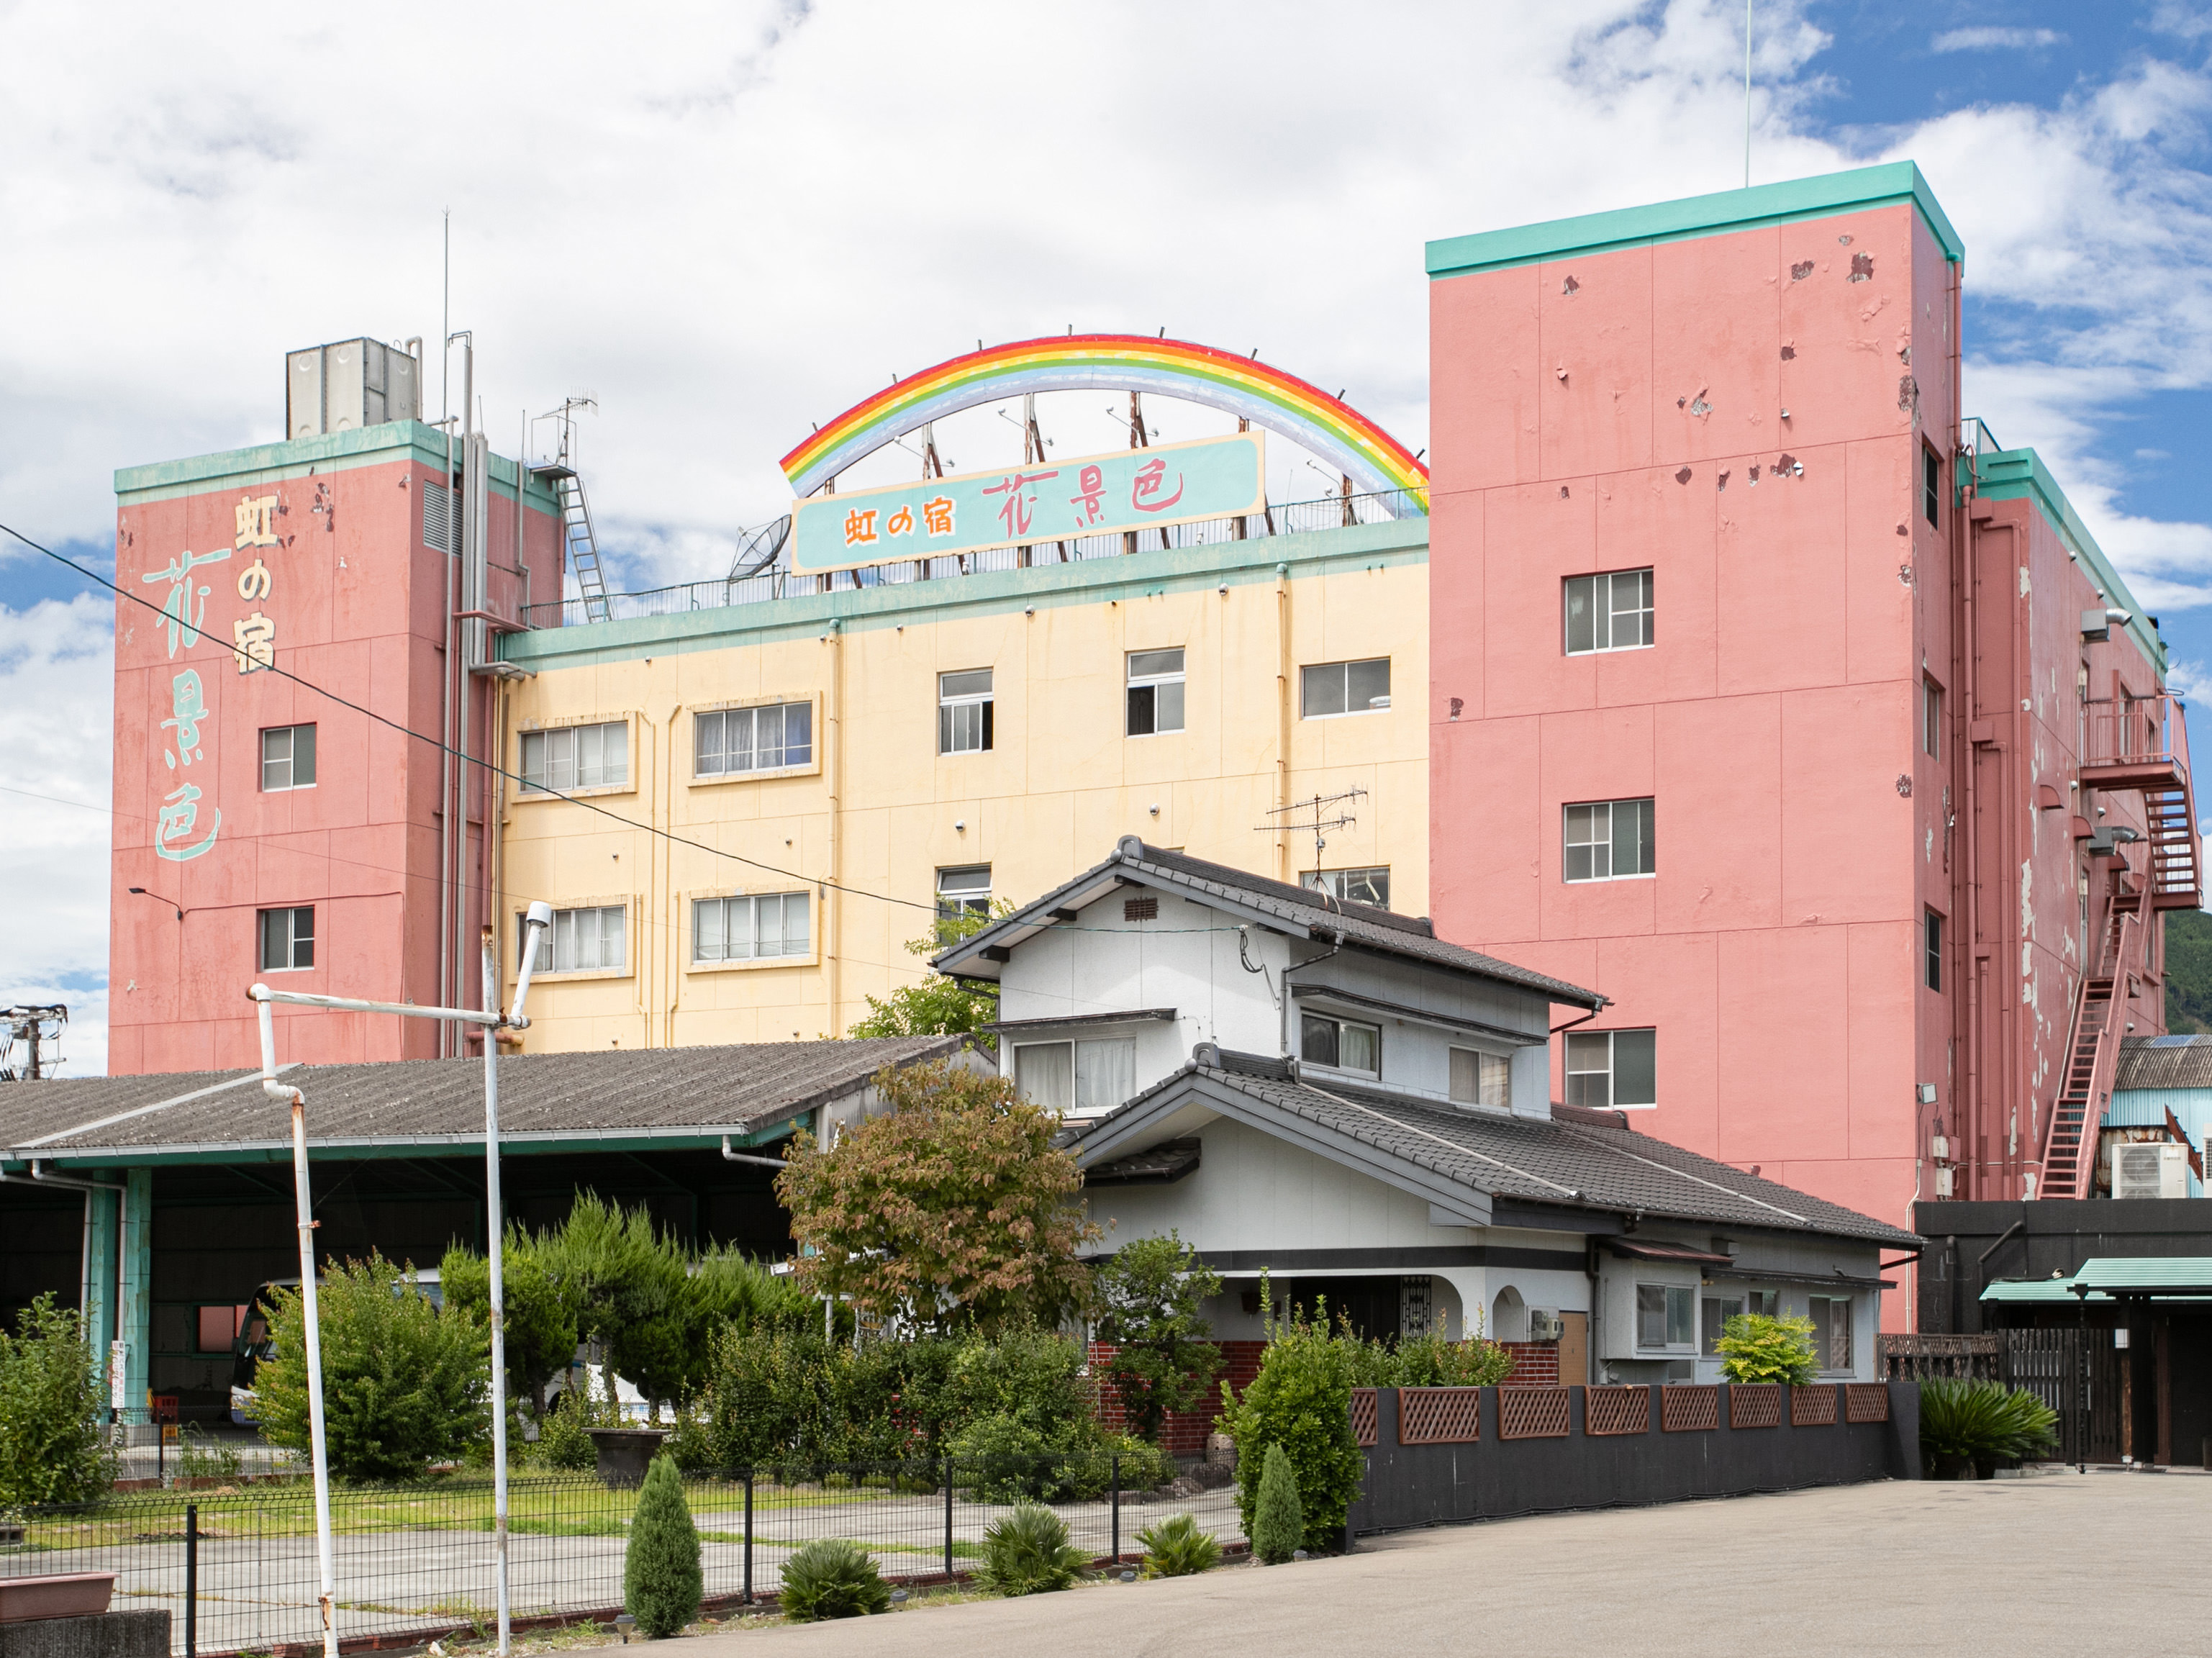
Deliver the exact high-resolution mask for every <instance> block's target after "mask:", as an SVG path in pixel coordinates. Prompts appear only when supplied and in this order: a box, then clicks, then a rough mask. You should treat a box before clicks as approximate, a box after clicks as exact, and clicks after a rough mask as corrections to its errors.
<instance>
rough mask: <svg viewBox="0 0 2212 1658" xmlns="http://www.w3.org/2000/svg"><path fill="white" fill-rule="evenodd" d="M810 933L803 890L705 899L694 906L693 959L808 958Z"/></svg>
mask: <svg viewBox="0 0 2212 1658" xmlns="http://www.w3.org/2000/svg"><path fill="white" fill-rule="evenodd" d="M809 931H810V930H809V928H808V926H807V919H806V895H805V893H803V892H771V893H751V894H747V895H745V896H742V897H735V898H701V899H698V900H696V902H694V903H693V904H692V906H691V959H692V960H693V961H695V962H756V961H762V960H765V959H768V958H770V957H777V956H804V955H805V954H806V953H807V951H808V950H809V948H810V947H811V946H810V944H809Z"/></svg>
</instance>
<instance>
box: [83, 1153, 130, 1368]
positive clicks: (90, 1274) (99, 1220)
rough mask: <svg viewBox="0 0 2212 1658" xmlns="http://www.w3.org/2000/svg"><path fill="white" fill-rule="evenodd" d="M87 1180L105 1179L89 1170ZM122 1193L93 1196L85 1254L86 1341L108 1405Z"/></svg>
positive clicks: (97, 1193)
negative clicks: (118, 1216)
mask: <svg viewBox="0 0 2212 1658" xmlns="http://www.w3.org/2000/svg"><path fill="white" fill-rule="evenodd" d="M88 1178H91V1179H94V1180H98V1179H101V1178H104V1176H103V1175H102V1174H101V1172H100V1171H98V1170H88ZM122 1195H123V1194H122V1193H119V1192H94V1193H92V1240H91V1247H90V1248H88V1249H87V1250H86V1251H85V1270H84V1279H85V1281H84V1339H85V1345H87V1346H88V1347H90V1348H91V1349H92V1376H93V1381H94V1384H95V1385H96V1386H97V1388H99V1392H100V1403H101V1404H102V1405H103V1406H104V1405H106V1402H107V1344H108V1343H109V1342H111V1341H112V1340H114V1339H115V1242H116V1240H115V1224H116V1218H117V1215H118V1199H120V1198H121V1196H122Z"/></svg>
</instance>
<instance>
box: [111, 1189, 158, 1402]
mask: <svg viewBox="0 0 2212 1658" xmlns="http://www.w3.org/2000/svg"><path fill="white" fill-rule="evenodd" d="M120 1230H121V1234H122V1238H121V1246H120V1248H121V1259H122V1267H123V1274H122V1276H123V1289H122V1293H121V1296H120V1297H119V1301H120V1306H119V1309H118V1311H119V1315H120V1319H121V1326H120V1328H118V1331H117V1335H118V1337H119V1339H121V1340H122V1342H123V1353H124V1359H123V1403H124V1405H125V1406H126V1407H127V1408H128V1409H129V1410H130V1412H131V1416H130V1418H128V1419H130V1420H131V1421H136V1422H143V1421H144V1420H146V1416H145V1411H146V1405H147V1399H146V1393H147V1388H148V1387H149V1382H150V1381H151V1377H152V1352H153V1335H154V1293H153V1292H154V1171H153V1170H152V1169H132V1170H131V1172H130V1173H129V1174H128V1175H125V1176H124V1191H123V1224H122V1227H121V1229H120Z"/></svg>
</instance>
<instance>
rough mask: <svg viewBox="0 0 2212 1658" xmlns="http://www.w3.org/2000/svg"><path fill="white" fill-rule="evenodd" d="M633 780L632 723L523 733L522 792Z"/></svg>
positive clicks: (595, 785)
mask: <svg viewBox="0 0 2212 1658" xmlns="http://www.w3.org/2000/svg"><path fill="white" fill-rule="evenodd" d="M627 782H629V723H628V722H627V721H625V720H608V721H605V722H604V723H602V724H599V725H595V726H559V727H556V729H554V730H552V731H543V732H523V733H522V792H523V793H525V794H531V793H541V794H542V793H547V792H549V791H550V790H555V789H558V790H561V791H562V792H564V793H565V792H566V791H568V790H569V789H598V788H611V787H615V786H619V785H621V784H624V783H627Z"/></svg>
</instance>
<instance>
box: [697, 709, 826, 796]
mask: <svg viewBox="0 0 2212 1658" xmlns="http://www.w3.org/2000/svg"><path fill="white" fill-rule="evenodd" d="M691 734H692V762H691V774H692V775H693V776H695V777H730V776H734V775H737V774H740V773H744V772H749V771H776V770H779V769H781V768H783V767H786V766H808V765H811V764H813V763H814V705H813V704H812V703H811V702H775V703H770V704H769V706H768V707H766V708H714V709H711V710H709V711H708V712H707V713H705V714H694V715H693V716H692V719H691Z"/></svg>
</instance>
